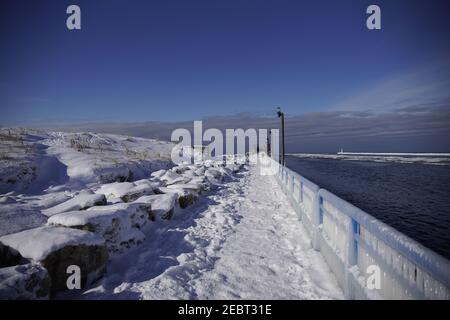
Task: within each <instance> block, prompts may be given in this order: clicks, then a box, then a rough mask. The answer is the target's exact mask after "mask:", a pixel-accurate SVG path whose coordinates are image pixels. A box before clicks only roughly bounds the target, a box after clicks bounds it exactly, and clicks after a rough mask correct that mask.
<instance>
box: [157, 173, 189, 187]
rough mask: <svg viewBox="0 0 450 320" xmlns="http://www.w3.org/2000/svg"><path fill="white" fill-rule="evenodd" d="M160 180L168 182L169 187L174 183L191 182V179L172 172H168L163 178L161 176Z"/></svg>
mask: <svg viewBox="0 0 450 320" xmlns="http://www.w3.org/2000/svg"><path fill="white" fill-rule="evenodd" d="M160 179H161V180H162V181H164V182H166V184H167V185H170V184H174V183H184V182H187V181H188V180H189V178H187V177H183V176H182V175H181V174H178V173H175V172H172V171H167V172H166V173H165V174H164V175H163V176H161V178H160Z"/></svg>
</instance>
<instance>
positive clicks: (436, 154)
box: [286, 152, 450, 157]
mask: <svg viewBox="0 0 450 320" xmlns="http://www.w3.org/2000/svg"><path fill="white" fill-rule="evenodd" d="M286 155H288V156H295V155H327V156H336V155H338V156H412V157H450V153H426V152H424V153H420V152H392V153H389V152H337V153H310V152H294V153H286Z"/></svg>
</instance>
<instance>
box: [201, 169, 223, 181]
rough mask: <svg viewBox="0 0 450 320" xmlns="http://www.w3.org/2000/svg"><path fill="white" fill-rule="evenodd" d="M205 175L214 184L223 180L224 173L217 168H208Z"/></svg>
mask: <svg viewBox="0 0 450 320" xmlns="http://www.w3.org/2000/svg"><path fill="white" fill-rule="evenodd" d="M205 177H206V178H207V179H208V180H209V182H211V183H212V184H218V183H222V182H223V173H222V172H221V171H220V170H218V169H215V168H208V169H207V170H206V171H205Z"/></svg>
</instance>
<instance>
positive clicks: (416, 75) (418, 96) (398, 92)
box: [330, 61, 450, 112]
mask: <svg viewBox="0 0 450 320" xmlns="http://www.w3.org/2000/svg"><path fill="white" fill-rule="evenodd" d="M449 75H450V61H446V62H443V63H439V64H436V65H432V66H427V67H422V68H417V69H415V70H409V71H405V72H402V73H399V74H395V75H392V76H390V77H387V78H385V79H384V80H382V81H379V82H377V83H375V84H373V85H372V86H369V87H366V88H365V89H363V90H361V91H359V92H356V93H355V94H354V95H351V96H349V97H348V98H346V99H344V100H343V101H340V102H339V103H337V104H336V105H334V106H332V107H331V108H330V109H331V110H370V111H372V112H386V111H392V110H395V109H399V108H404V107H408V106H411V105H420V104H430V103H444V102H447V101H450V89H449V88H450V76H449Z"/></svg>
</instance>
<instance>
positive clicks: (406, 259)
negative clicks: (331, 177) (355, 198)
mask: <svg viewBox="0 0 450 320" xmlns="http://www.w3.org/2000/svg"><path fill="white" fill-rule="evenodd" d="M269 161H270V162H271V165H272V167H273V168H275V172H276V177H277V181H278V183H279V184H280V186H281V187H282V189H283V191H284V192H285V194H286V195H287V197H288V199H289V201H290V202H291V204H292V205H293V207H294V208H295V210H296V211H297V213H298V215H299V218H300V219H301V220H302V222H303V225H304V226H305V229H306V230H307V231H308V233H309V234H310V236H311V239H312V244H313V247H314V248H315V249H316V250H319V251H320V252H321V253H322V255H323V256H324V258H325V260H326V261H327V263H328V265H329V266H330V269H331V270H332V272H333V273H334V274H335V276H336V279H337V281H338V283H339V285H340V286H341V288H342V289H343V290H344V292H345V295H346V296H347V298H349V299H366V298H369V299H450V289H449V288H450V261H449V260H447V259H445V258H444V257H442V256H440V255H438V254H436V253H435V252H433V251H432V250H430V249H428V248H425V247H424V246H422V245H421V244H419V243H418V242H417V241H415V240H413V239H411V238H409V237H407V236H405V235H404V234H402V233H400V232H399V231H397V230H395V229H393V228H392V227H390V226H388V225H386V224H385V223H383V222H381V221H379V220H377V219H375V218H374V217H372V216H371V215H369V214H367V213H366V212H364V211H362V210H361V209H359V208H357V207H355V206H353V205H352V204H350V203H348V202H346V201H345V200H342V199H341V198H339V197H337V196H336V195H334V194H332V193H330V192H329V191H327V190H325V189H321V188H320V187H319V186H317V185H316V184H314V183H313V182H311V181H309V180H308V179H306V178H304V177H302V176H301V175H299V174H297V173H296V172H293V171H292V170H290V169H288V168H286V167H282V166H280V165H278V163H277V162H275V161H274V160H272V159H270V160H269Z"/></svg>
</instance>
